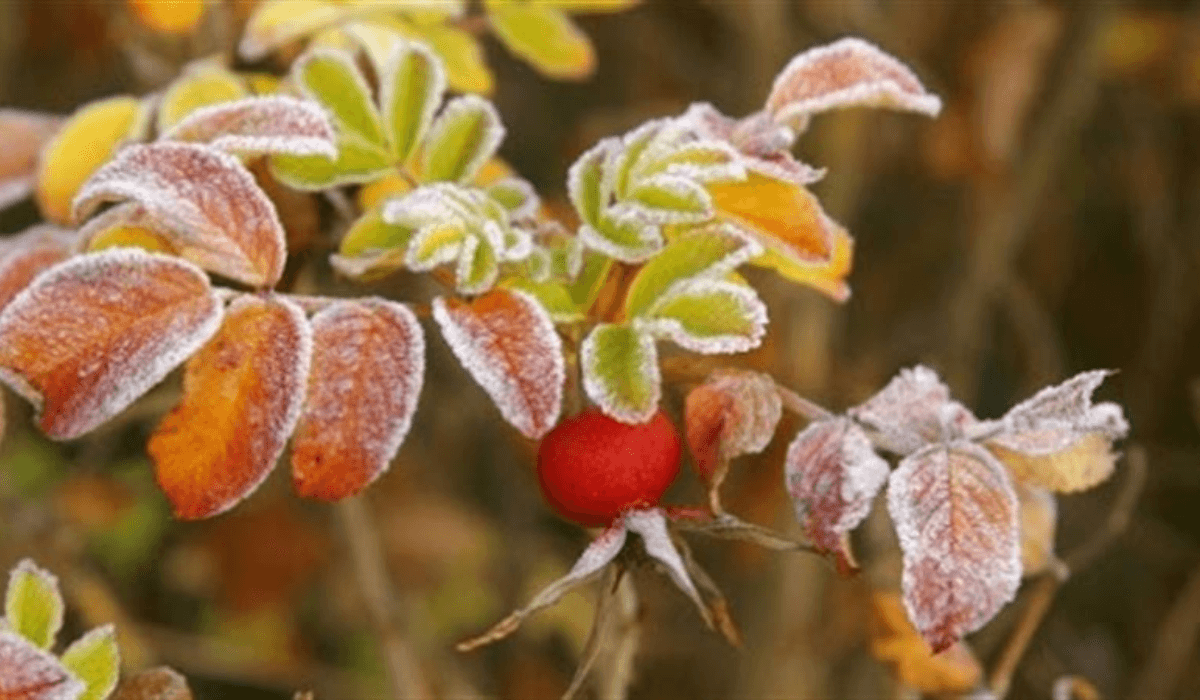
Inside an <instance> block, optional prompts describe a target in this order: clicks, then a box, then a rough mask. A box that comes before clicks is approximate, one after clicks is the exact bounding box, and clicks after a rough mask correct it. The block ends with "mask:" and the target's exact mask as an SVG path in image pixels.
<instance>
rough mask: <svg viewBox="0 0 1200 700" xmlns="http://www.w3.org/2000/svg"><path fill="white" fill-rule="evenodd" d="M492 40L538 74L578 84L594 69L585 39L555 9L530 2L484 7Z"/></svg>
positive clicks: (494, 1)
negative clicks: (527, 64)
mask: <svg viewBox="0 0 1200 700" xmlns="http://www.w3.org/2000/svg"><path fill="white" fill-rule="evenodd" d="M486 5H487V9H488V17H489V19H490V20H491V23H492V30H493V31H494V32H495V33H496V37H497V38H499V39H500V41H502V42H503V43H504V45H505V46H507V47H508V49H509V50H510V51H512V52H513V53H514V54H516V55H517V56H519V57H521V58H523V59H524V60H526V61H528V62H529V63H530V65H532V66H533V67H534V68H536V69H537V70H538V72H540V73H541V74H543V75H545V76H547V77H549V78H557V79H560V80H582V79H583V78H586V77H588V76H590V75H591V74H592V72H593V71H594V70H595V69H596V53H595V51H594V50H593V49H592V42H591V41H589V40H588V38H587V35H586V34H584V33H583V31H582V30H581V29H579V27H577V26H576V25H575V23H574V22H572V21H571V18H570V17H568V16H567V14H566V12H564V11H563V10H560V9H558V8H556V7H553V6H550V5H547V4H543V3H533V2H500V1H499V0H490V2H487V3H486Z"/></svg>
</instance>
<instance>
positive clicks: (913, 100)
mask: <svg viewBox="0 0 1200 700" xmlns="http://www.w3.org/2000/svg"><path fill="white" fill-rule="evenodd" d="M841 107H883V108H887V109H898V110H904V111H908V112H918V113H921V114H925V115H928V116H931V117H933V116H937V113H938V112H940V111H941V109H942V101H941V100H939V99H938V98H937V96H936V95H932V94H930V93H929V92H927V91H926V90H925V88H924V87H923V86H922V85H921V81H920V80H918V79H917V76H915V75H913V72H912V71H911V70H909V69H908V67H907V66H905V65H904V64H903V63H901V62H900V61H897V60H896V59H895V58H893V57H892V56H890V55H888V54H886V53H884V52H883V51H881V50H879V48H878V47H876V46H874V45H873V44H870V43H868V42H866V41H863V40H862V39H857V38H853V37H848V38H845V39H840V40H838V41H835V42H833V43H832V44H828V45H826V46H819V47H817V48H815V49H809V50H808V51H805V52H804V53H801V54H799V55H797V56H796V57H795V58H793V59H792V60H791V61H790V62H789V63H788V64H787V66H786V67H785V68H784V69H783V70H782V71H780V73H779V75H778V76H777V77H776V78H775V84H774V85H773V86H772V87H771V94H770V96H768V97H767V102H766V111H767V112H768V113H770V114H771V116H772V117H773V118H774V119H775V121H777V122H780V123H785V124H792V125H795V126H796V127H797V128H798V129H803V128H804V126H805V125H806V123H807V121H808V118H809V117H810V116H811V115H813V114H816V113H818V112H825V111H828V110H830V109H837V108H841Z"/></svg>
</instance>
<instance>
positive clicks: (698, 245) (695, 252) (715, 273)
mask: <svg viewBox="0 0 1200 700" xmlns="http://www.w3.org/2000/svg"><path fill="white" fill-rule="evenodd" d="M760 253H762V247H761V246H759V245H758V244H757V243H755V242H753V241H751V240H750V239H748V238H746V236H745V235H744V234H742V232H741V231H740V230H738V229H737V228H736V227H734V226H732V225H729V224H716V225H712V226H706V227H703V228H700V229H695V230H692V231H688V232H687V233H684V234H682V235H679V236H678V237H676V238H675V239H674V240H672V241H671V242H670V243H668V244H667V246H666V247H665V248H664V249H663V250H662V252H660V253H659V254H658V255H655V256H654V257H653V258H651V259H650V260H649V261H648V262H647V263H646V264H645V265H643V266H642V268H641V269H640V270H638V273H637V275H636V276H635V277H634V278H633V281H632V282H630V284H629V291H628V292H626V294H625V316H626V318H636V317H638V316H640V315H642V314H644V313H645V312H646V311H647V310H649V309H650V308H651V307H652V306H653V305H654V304H655V303H656V302H657V301H658V300H659V299H661V298H662V296H663V295H664V294H665V293H666V292H667V291H668V290H669V289H671V287H672V286H673V285H674V284H675V283H676V282H679V281H680V280H683V279H688V278H692V277H701V276H703V277H710V278H711V277H723V276H725V275H726V274H728V273H729V272H731V271H732V270H734V269H735V268H737V267H738V266H739V265H741V264H743V263H745V262H748V261H749V260H750V259H751V258H753V257H755V256H757V255H759V254H760Z"/></svg>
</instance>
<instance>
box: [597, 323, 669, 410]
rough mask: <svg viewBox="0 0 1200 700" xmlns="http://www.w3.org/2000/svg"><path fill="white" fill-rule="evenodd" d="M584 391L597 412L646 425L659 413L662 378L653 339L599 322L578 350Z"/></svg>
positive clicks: (627, 328)
mask: <svg viewBox="0 0 1200 700" xmlns="http://www.w3.org/2000/svg"><path fill="white" fill-rule="evenodd" d="M579 355H580V364H581V365H582V368H583V389H584V391H585V392H586V393H587V395H588V398H590V399H591V400H592V401H595V402H596V405H598V406H599V407H600V410H602V411H604V412H605V413H606V414H608V415H609V416H612V417H613V418H616V419H617V420H619V421H621V422H622V423H630V424H636V423H645V422H646V421H648V420H650V418H651V417H653V416H654V414H655V412H656V411H657V410H658V401H659V398H661V396H662V375H661V374H660V370H659V367H658V350H657V348H655V347H654V339H653V338H651V337H650V336H649V335H647V334H645V333H642V332H639V331H637V330H636V329H634V328H632V327H630V326H626V325H617V324H608V323H602V324H599V325H597V326H596V327H595V328H593V329H592V332H591V333H589V334H588V336H587V338H584V340H583V345H582V346H581V347H580V350H579Z"/></svg>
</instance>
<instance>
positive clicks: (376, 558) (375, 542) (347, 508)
mask: <svg viewBox="0 0 1200 700" xmlns="http://www.w3.org/2000/svg"><path fill="white" fill-rule="evenodd" d="M337 514H338V520H339V521H340V523H341V526H342V529H343V530H344V531H345V534H346V540H347V542H348V543H349V545H350V558H351V560H352V563H353V565H354V574H355V578H356V579H357V580H358V585H359V589H360V590H361V592H362V596H363V600H364V601H365V602H366V605H367V612H368V613H369V614H370V616H371V622H372V624H373V625H374V627H375V634H376V635H377V636H378V637H379V644H380V647H381V650H382V652H383V657H384V662H385V664H386V666H387V674H388V684H389V686H390V687H391V691H392V697H393V698H394V700H413V699H415V698H427V697H430V688H429V687H428V686H427V684H426V682H425V680H424V678H423V677H422V673H421V667H420V664H419V662H418V661H417V656H416V653H415V652H414V650H413V648H412V645H411V644H410V643H409V641H408V639H407V637H406V636H405V634H404V631H403V622H402V620H401V619H400V616H399V612H398V611H397V609H396V601H395V599H394V598H393V596H392V585H391V582H390V581H389V580H388V574H387V565H386V563H385V562H384V559H383V546H382V543H381V542H380V541H379V533H378V531H377V530H376V528H375V525H374V523H373V522H372V520H371V514H370V512H369V511H368V510H367V504H366V502H365V501H363V499H362V497H361V496H357V497H354V498H348V499H346V500H344V501H342V502H341V503H339V504H338V505H337Z"/></svg>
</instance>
